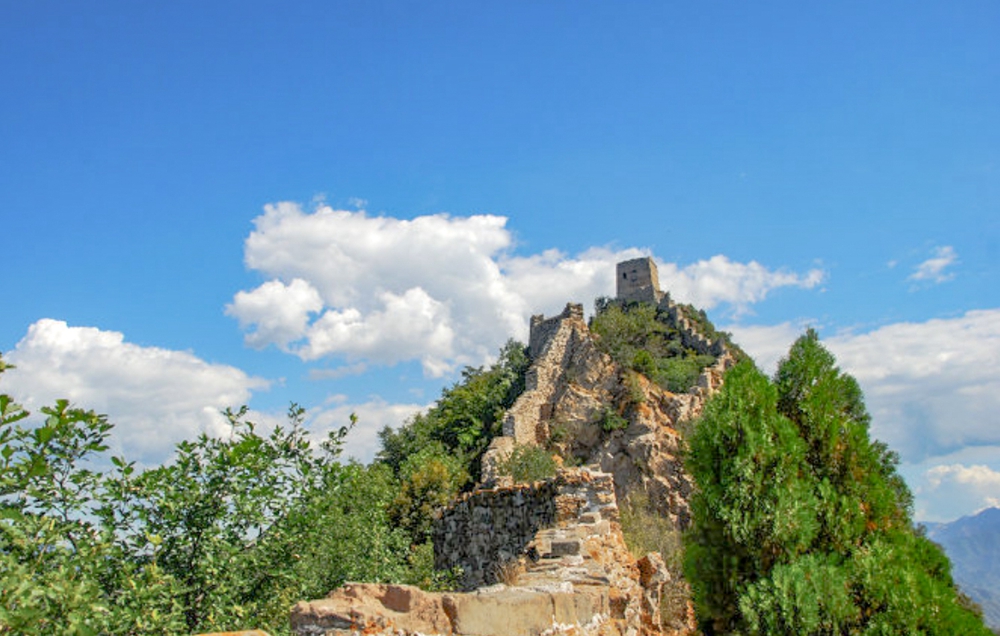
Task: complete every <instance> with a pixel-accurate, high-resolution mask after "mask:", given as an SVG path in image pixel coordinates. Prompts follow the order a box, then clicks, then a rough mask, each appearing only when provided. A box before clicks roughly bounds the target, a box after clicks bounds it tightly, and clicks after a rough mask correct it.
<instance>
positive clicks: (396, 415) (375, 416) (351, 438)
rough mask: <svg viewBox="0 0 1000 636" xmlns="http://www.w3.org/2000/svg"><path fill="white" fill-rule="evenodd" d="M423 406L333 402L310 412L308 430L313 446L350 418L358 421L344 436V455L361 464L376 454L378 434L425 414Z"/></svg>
mask: <svg viewBox="0 0 1000 636" xmlns="http://www.w3.org/2000/svg"><path fill="white" fill-rule="evenodd" d="M427 408H428V405H426V404H390V403H388V402H386V401H385V400H382V399H381V398H375V397H373V398H372V399H370V400H368V401H367V402H363V403H361V404H348V403H346V402H343V401H335V402H334V403H332V404H331V405H328V406H326V407H321V408H319V409H317V410H315V411H311V412H310V413H309V416H308V422H307V424H308V426H309V428H310V430H312V431H313V433H312V437H313V439H314V440H315V441H316V442H320V441H322V440H324V439H326V436H327V433H328V432H330V431H337V430H339V429H340V427H342V426H348V425H349V424H350V421H351V414H352V413H353V414H355V415H357V417H358V423H357V426H355V427H354V428H353V429H351V431H350V433H348V434H347V438H346V440H345V444H344V455H345V456H346V457H352V458H354V459H357V460H358V461H361V462H363V463H367V462H370V461H371V460H372V459H373V458H374V457H375V453H376V452H377V451H378V448H379V442H378V432H379V431H380V430H382V429H383V428H384V427H386V426H390V427H392V428H398V427H399V426H401V425H402V424H405V423H406V422H407V421H409V420H410V418H412V417H413V416H414V415H415V414H416V413H418V412H420V411H425V410H427Z"/></svg>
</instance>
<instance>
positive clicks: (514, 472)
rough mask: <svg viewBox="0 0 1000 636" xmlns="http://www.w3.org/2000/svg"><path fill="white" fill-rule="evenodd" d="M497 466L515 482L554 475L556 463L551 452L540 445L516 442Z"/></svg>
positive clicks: (502, 473)
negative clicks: (507, 455) (508, 454)
mask: <svg viewBox="0 0 1000 636" xmlns="http://www.w3.org/2000/svg"><path fill="white" fill-rule="evenodd" d="M497 468H498V472H499V473H500V474H501V475H508V476H510V477H511V478H512V479H513V480H514V482H515V483H531V482H534V481H543V480H545V479H550V478H552V477H555V475H556V470H557V469H558V465H557V464H556V460H555V458H554V457H553V456H552V453H551V452H550V451H548V450H546V449H544V448H542V447H541V446H535V445H534V444H517V445H516V446H514V450H513V451H512V452H511V454H510V456H509V457H507V458H506V459H505V460H503V461H502V462H500V465H499V466H498V467H497Z"/></svg>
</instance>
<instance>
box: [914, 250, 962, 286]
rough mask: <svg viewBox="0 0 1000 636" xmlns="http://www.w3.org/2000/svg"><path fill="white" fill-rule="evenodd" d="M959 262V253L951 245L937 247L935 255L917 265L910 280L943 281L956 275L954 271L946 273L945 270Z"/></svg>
mask: <svg viewBox="0 0 1000 636" xmlns="http://www.w3.org/2000/svg"><path fill="white" fill-rule="evenodd" d="M957 262H958V254H956V253H955V248H953V247H952V246H951V245H943V246H941V247H935V248H934V256H932V257H931V258H929V259H927V260H926V261H924V262H923V263H920V264H919V265H917V268H916V269H915V270H913V273H912V274H910V276H909V278H908V280H914V281H931V282H933V283H943V282H945V281H948V280H951V279H952V278H954V277H955V274H954V273H953V272H947V273H946V272H945V271H944V270H945V269H947V268H948V267H950V266H952V265H954V264H955V263H957Z"/></svg>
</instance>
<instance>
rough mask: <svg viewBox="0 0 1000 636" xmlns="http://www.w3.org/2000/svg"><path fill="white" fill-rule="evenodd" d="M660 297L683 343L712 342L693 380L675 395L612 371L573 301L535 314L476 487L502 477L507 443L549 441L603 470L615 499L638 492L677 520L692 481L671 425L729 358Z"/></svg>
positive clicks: (684, 511)
mask: <svg viewBox="0 0 1000 636" xmlns="http://www.w3.org/2000/svg"><path fill="white" fill-rule="evenodd" d="M661 303H663V304H665V306H668V307H670V308H671V310H672V313H668V314H667V316H668V320H672V323H671V327H672V328H674V329H676V330H677V331H678V332H679V333H680V335H681V338H682V339H683V341H684V342H688V343H692V344H696V345H697V346H698V347H701V348H704V349H705V350H706V352H707V351H716V350H719V347H722V349H721V353H719V354H718V357H717V361H716V363H715V364H714V365H712V366H711V367H709V368H707V369H705V370H704V371H703V372H702V374H701V375H700V376H699V378H698V381H697V383H696V384H695V385H694V386H693V387H691V388H690V389H689V390H688V391H687V392H685V393H671V392H670V391H667V390H665V389H663V388H661V387H659V386H658V385H655V384H653V383H651V382H649V381H648V380H647V379H646V378H645V377H643V376H642V375H640V374H636V373H633V372H630V371H627V370H625V369H622V368H621V367H619V366H618V365H617V364H615V363H614V362H613V361H612V360H611V358H610V357H608V356H607V355H605V354H604V353H602V352H601V351H600V350H599V349H598V347H597V343H596V340H595V337H594V336H593V334H591V332H590V329H589V328H588V327H587V323H586V322H585V321H584V318H583V309H582V306H580V305H575V304H569V305H567V306H566V309H565V310H564V311H563V312H562V313H561V314H559V315H558V316H555V317H552V318H549V319H544V318H542V317H541V316H536V317H534V318H533V319H532V323H531V327H532V331H531V339H530V343H531V344H530V347H529V353H530V355H531V357H532V365H531V368H530V369H529V371H528V377H527V381H526V389H525V391H524V393H522V394H521V396H520V397H519V398H518V400H517V401H516V402H515V403H514V405H513V407H511V409H510V410H509V411H508V412H507V415H506V417H505V419H504V424H503V436H502V437H498V438H495V439H494V440H493V442H492V443H491V445H490V448H489V449H488V451H487V452H486V454H485V456H484V459H483V467H482V474H483V481H484V485H486V486H492V485H496V484H498V483H502V480H501V477H500V475H499V471H498V470H497V467H498V466H500V465H501V463H502V461H503V460H504V459H505V458H506V457H508V456H509V455H510V453H511V452H512V451H513V449H514V447H515V445H517V444H533V445H542V446H549V447H552V448H553V449H554V450H556V451H558V452H559V454H560V455H561V456H563V457H571V458H574V460H575V461H577V462H580V463H582V464H594V465H597V466H599V467H600V469H601V470H602V471H605V472H608V473H610V474H612V475H613V476H614V482H615V490H616V493H617V496H618V498H619V499H622V498H624V497H626V496H628V495H629V494H630V493H631V492H633V491H636V490H639V491H641V492H642V493H644V494H645V495H646V496H647V497H648V499H649V501H650V502H651V503H652V505H653V506H654V507H655V508H656V509H657V510H658V511H659V512H660V513H661V514H663V515H665V516H667V517H669V518H670V519H671V520H672V521H673V522H674V523H675V524H676V526H677V527H678V528H680V529H683V528H684V527H686V526H687V524H688V522H689V520H690V511H689V508H688V499H689V497H690V494H691V489H692V487H693V484H692V482H691V479H690V478H689V477H688V476H687V474H686V473H685V472H684V469H683V466H682V462H681V451H682V448H683V440H682V437H681V434H680V432H679V429H681V428H682V427H683V426H685V425H686V423H687V422H689V421H691V420H692V419H694V418H696V417H697V416H698V415H700V413H701V410H702V407H703V406H704V403H705V400H706V399H707V398H708V396H709V395H711V394H712V393H713V392H714V391H715V390H716V389H717V388H718V387H719V386H721V384H722V375H723V373H724V372H725V371H726V370H727V369H728V368H729V367H731V366H732V365H733V363H734V360H733V356H732V355H731V354H730V353H729V352H728V351H726V350H725V348H724V346H723V345H722V344H721V341H718V342H716V343H712V342H710V341H709V340H708V339H707V338H705V337H704V336H702V335H701V334H699V333H698V332H697V331H696V329H695V327H694V325H693V324H692V323H691V322H690V321H688V320H687V319H686V318H684V316H683V314H682V313H681V312H680V311H679V309H678V308H677V306H676V305H674V304H673V303H672V302H671V301H670V299H669V296H667V295H662V297H661ZM671 316H672V317H673V319H671V318H670V317H671ZM609 418H615V421H614V422H611V421H610V420H609Z"/></svg>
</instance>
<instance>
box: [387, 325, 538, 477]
mask: <svg viewBox="0 0 1000 636" xmlns="http://www.w3.org/2000/svg"><path fill="white" fill-rule="evenodd" d="M529 365H530V360H529V359H528V354H527V351H526V349H525V347H524V345H522V344H521V343H519V342H517V341H515V340H509V341H508V342H507V343H506V344H505V345H504V347H503V348H502V349H501V350H500V356H499V358H498V359H497V362H496V363H494V364H493V365H491V366H490V367H489V368H483V367H478V368H473V367H467V368H466V369H465V370H464V371H462V379H461V380H460V381H458V382H456V383H455V384H454V385H453V386H451V387H449V388H447V389H445V390H444V391H443V392H442V394H441V397H440V398H439V399H438V401H437V402H436V403H435V405H434V406H433V407H431V408H430V409H429V410H428V411H427V412H426V413H422V414H418V415H416V416H415V417H414V418H413V419H412V420H411V421H410V422H409V423H408V424H406V425H405V426H403V427H400V428H399V429H398V430H393V429H391V428H389V427H386V428H384V429H382V431H380V432H379V440H380V442H381V446H382V448H381V449H380V451H379V453H378V456H377V459H378V461H380V462H382V463H385V464H387V465H389V466H390V467H392V469H393V471H394V472H395V473H396V474H397V475H401V471H402V470H403V466H404V464H405V463H406V461H407V458H409V457H413V456H416V455H418V454H423V455H424V456H425V457H427V456H428V455H427V454H428V453H433V452H438V453H441V454H442V457H441V459H442V461H445V460H444V456H445V455H447V456H451V457H457V458H458V459H459V461H460V462H461V464H462V466H463V467H464V470H465V474H466V476H467V479H466V481H465V482H464V483H463V484H461V485H465V484H467V483H468V481H469V480H475V479H478V477H479V470H480V466H479V460H480V458H481V457H482V455H483V452H485V450H486V447H487V446H488V445H489V443H490V440H492V439H493V438H494V437H496V436H497V435H498V434H499V433H500V425H501V420H502V417H503V414H504V412H505V411H506V410H507V409H508V408H510V407H511V406H512V405H513V404H514V401H515V400H516V399H517V397H518V396H519V395H520V394H521V393H522V392H523V391H524V377H525V373H526V372H527V370H528V366H529Z"/></svg>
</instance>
